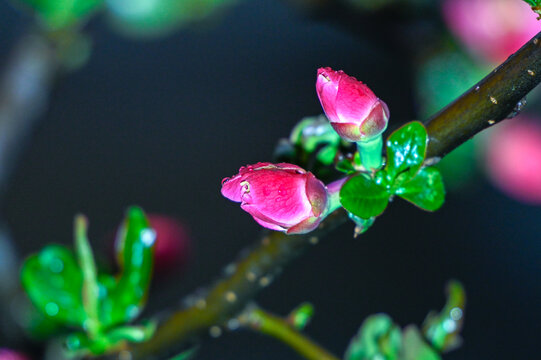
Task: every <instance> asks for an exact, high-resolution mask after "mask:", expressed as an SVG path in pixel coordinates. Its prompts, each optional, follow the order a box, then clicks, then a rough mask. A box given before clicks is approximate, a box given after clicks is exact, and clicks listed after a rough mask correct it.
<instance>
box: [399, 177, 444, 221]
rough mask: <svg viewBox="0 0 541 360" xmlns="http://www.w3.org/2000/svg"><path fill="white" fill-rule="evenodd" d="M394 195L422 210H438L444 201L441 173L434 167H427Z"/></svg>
mask: <svg viewBox="0 0 541 360" xmlns="http://www.w3.org/2000/svg"><path fill="white" fill-rule="evenodd" d="M395 194H396V195H399V196H400V197H401V198H403V199H405V200H407V201H409V202H411V203H412V204H414V205H416V206H418V207H420V208H421V209H423V210H427V211H435V210H438V209H439V208H440V207H441V206H442V205H443V202H444V201H445V187H444V185H443V179H442V177H441V173H440V172H439V170H438V169H437V168H435V167H427V168H423V169H421V171H420V172H419V173H418V174H417V175H416V176H415V177H414V178H413V179H411V180H410V181H408V182H406V183H404V184H403V185H402V186H401V187H400V188H399V189H397V190H396V191H395Z"/></svg>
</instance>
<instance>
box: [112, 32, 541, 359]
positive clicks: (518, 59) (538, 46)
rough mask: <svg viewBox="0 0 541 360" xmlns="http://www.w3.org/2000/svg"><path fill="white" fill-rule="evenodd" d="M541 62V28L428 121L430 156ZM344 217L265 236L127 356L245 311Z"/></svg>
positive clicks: (159, 353) (530, 82) (527, 84)
mask: <svg viewBox="0 0 541 360" xmlns="http://www.w3.org/2000/svg"><path fill="white" fill-rule="evenodd" d="M540 62H541V33H539V34H537V35H536V36H535V37H534V38H533V39H532V40H531V41H530V42H528V43H527V44H526V45H525V46H524V47H522V48H521V49H520V50H519V51H518V52H517V53H516V54H515V55H513V56H512V57H511V58H509V59H508V60H507V61H506V62H505V63H504V64H502V65H501V66H500V67H498V68H497V69H496V70H495V71H493V72H492V73H490V74H489V75H488V76H487V77H485V78H484V79H483V80H482V81H480V82H479V83H478V84H477V85H475V86H474V87H473V88H472V89H470V90H469V91H468V92H466V93H465V94H464V95H463V96H461V97H460V98H458V99H457V100H456V101H455V102H453V103H452V104H451V105H449V106H447V107H446V108H445V109H443V110H442V111H441V112H439V113H438V114H436V115H434V116H433V117H432V118H431V119H430V120H429V121H428V122H427V129H428V133H429V139H430V141H429V144H428V154H429V156H431V157H442V156H444V155H445V154H446V153H448V152H450V151H451V150H453V149H454V148H455V147H457V146H458V145H460V144H461V143H462V142H464V141H466V140H467V139H469V138H471V137H472V136H474V135H475V134H477V133H478V132H479V131H481V130H483V129H484V128H486V127H488V126H490V125H491V124H492V121H494V122H498V121H501V120H502V119H505V118H506V117H507V116H508V114H509V113H510V112H511V111H512V110H513V109H514V107H515V105H516V104H517V102H518V101H520V100H521V99H522V98H523V97H524V96H526V94H527V93H528V92H529V91H531V90H532V89H533V88H534V87H535V86H536V85H537V84H538V83H539V82H540V80H541V76H540V74H541V63H540ZM489 120H492V121H490V122H489ZM346 220H347V216H346V214H345V213H344V212H343V211H337V212H335V213H334V214H332V215H331V216H329V217H328V218H327V219H326V220H325V221H324V222H322V224H321V225H320V227H319V228H318V229H317V230H316V231H314V232H312V233H309V234H306V235H295V236H288V235H285V234H283V233H279V232H273V233H270V234H267V235H265V237H264V238H263V240H262V241H261V242H260V243H258V244H257V245H256V246H255V247H254V248H253V250H252V251H251V252H249V253H248V255H246V256H245V257H244V258H242V259H240V260H239V261H238V262H237V263H236V264H234V265H230V267H228V268H229V269H231V270H232V273H231V274H230V275H229V276H227V277H226V278H224V279H222V280H220V281H218V282H217V283H216V284H214V286H212V287H211V289H210V291H209V292H208V294H207V295H206V296H204V297H201V298H199V299H197V300H195V301H194V304H193V305H192V306H190V307H188V308H186V309H182V310H178V311H177V312H175V313H173V314H172V315H171V316H169V317H168V318H166V319H165V320H164V321H163V322H162V323H161V324H160V325H159V327H158V330H157V332H156V334H155V335H154V337H153V338H152V339H151V340H149V341H147V342H145V343H141V344H131V345H129V346H128V347H127V349H125V350H124V351H123V352H122V353H123V355H124V356H125V355H126V354H128V355H129V354H130V353H131V358H133V359H162V358H164V356H166V355H168V354H169V355H170V354H171V353H174V352H175V350H179V348H180V347H181V346H182V345H183V344H185V343H186V342H187V341H188V340H191V339H194V338H197V337H200V336H201V335H203V334H206V333H207V332H208V329H209V328H210V327H212V326H220V325H222V324H224V323H225V322H226V321H227V320H228V319H230V318H231V317H233V316H235V315H236V314H237V313H239V312H240V311H241V310H243V309H244V307H245V306H246V305H247V304H248V303H249V302H250V301H251V300H252V299H253V298H254V297H255V295H256V294H257V293H258V292H259V290H260V289H261V288H263V287H265V285H266V284H268V283H269V282H270V281H271V280H272V278H273V277H274V276H276V275H277V272H278V271H279V269H282V268H283V267H284V266H285V265H287V264H288V263H290V262H291V261H292V260H293V259H295V258H296V257H297V256H298V255H299V254H300V253H302V252H303V251H305V250H306V249H307V248H309V247H310V246H311V244H313V243H316V242H317V241H318V240H319V239H320V238H321V237H322V236H323V235H325V234H326V233H327V232H329V231H331V230H332V229H334V228H336V227H337V226H338V225H340V224H342V223H344V222H345V221H346ZM164 352H167V353H168V354H165V353H164Z"/></svg>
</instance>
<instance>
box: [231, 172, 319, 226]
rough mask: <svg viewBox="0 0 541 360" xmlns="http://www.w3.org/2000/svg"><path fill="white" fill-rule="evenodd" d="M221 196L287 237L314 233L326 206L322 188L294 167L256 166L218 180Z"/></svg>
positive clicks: (315, 180) (317, 182)
mask: <svg viewBox="0 0 541 360" xmlns="http://www.w3.org/2000/svg"><path fill="white" fill-rule="evenodd" d="M222 195H223V196H225V197H226V198H228V199H229V200H233V201H236V202H240V203H241V205H240V206H241V208H242V209H243V210H245V211H246V212H248V213H249V214H250V215H252V217H253V218H254V220H255V221H257V222H258V223H259V224H260V225H261V226H263V227H266V228H268V229H272V230H277V231H283V232H286V233H288V234H302V233H307V232H309V231H312V230H314V229H315V228H316V227H317V226H318V225H319V223H320V222H321V220H322V218H323V215H324V213H325V211H326V209H327V205H328V194H327V189H326V187H325V185H324V184H323V183H322V182H321V181H320V180H318V179H317V178H316V177H315V176H314V175H313V174H312V173H310V172H307V171H306V170H304V169H302V168H300V167H299V166H297V165H292V164H287V163H279V164H271V163H257V164H255V165H248V166H245V167H242V168H240V170H239V173H238V174H237V175H235V176H233V177H231V178H225V179H224V180H223V181H222Z"/></svg>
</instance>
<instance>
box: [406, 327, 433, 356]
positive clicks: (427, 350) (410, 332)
mask: <svg viewBox="0 0 541 360" xmlns="http://www.w3.org/2000/svg"><path fill="white" fill-rule="evenodd" d="M399 359H400V360H441V357H440V355H439V354H438V353H436V352H435V351H434V350H433V349H432V347H430V345H428V344H427V343H426V341H425V340H424V339H423V335H421V333H420V332H419V330H418V329H417V327H416V326H415V325H409V326H407V327H406V328H405V329H404V331H403V333H402V350H401V352H400V358H399Z"/></svg>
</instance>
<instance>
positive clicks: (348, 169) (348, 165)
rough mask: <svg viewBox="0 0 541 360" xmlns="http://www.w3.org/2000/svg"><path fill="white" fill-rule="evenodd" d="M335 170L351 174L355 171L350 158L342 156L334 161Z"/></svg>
mask: <svg viewBox="0 0 541 360" xmlns="http://www.w3.org/2000/svg"><path fill="white" fill-rule="evenodd" d="M336 170H338V171H340V172H343V173H344V174H347V175H352V174H355V173H356V172H357V169H355V166H354V165H353V162H352V159H348V158H343V159H341V160H339V161H338V162H337V163H336Z"/></svg>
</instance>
